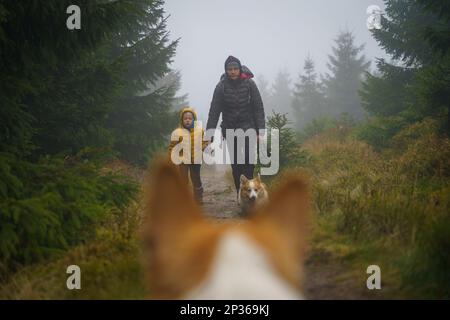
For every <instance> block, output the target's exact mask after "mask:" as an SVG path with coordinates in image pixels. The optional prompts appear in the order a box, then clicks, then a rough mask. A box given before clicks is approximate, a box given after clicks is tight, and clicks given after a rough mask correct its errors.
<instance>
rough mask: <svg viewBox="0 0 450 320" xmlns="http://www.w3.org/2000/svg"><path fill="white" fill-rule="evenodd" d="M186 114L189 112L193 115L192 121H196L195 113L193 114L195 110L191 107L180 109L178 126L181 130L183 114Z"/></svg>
mask: <svg viewBox="0 0 450 320" xmlns="http://www.w3.org/2000/svg"><path fill="white" fill-rule="evenodd" d="M186 112H190V113H192V114H193V115H194V121H197V112H195V110H194V109H193V108H191V107H186V108H183V109H181V111H180V119H179V122H180V123H179V125H180V127H181V128H182V127H183V114H185V113H186Z"/></svg>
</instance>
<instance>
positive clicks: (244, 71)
mask: <svg viewBox="0 0 450 320" xmlns="http://www.w3.org/2000/svg"><path fill="white" fill-rule="evenodd" d="M226 76H227V73H226V72H225V73H222V75H221V76H220V80H224V79H225V78H226ZM239 77H240V78H241V79H251V78H253V77H254V75H253V72H251V71H250V69H249V68H248V67H247V66H241V75H240V76H239Z"/></svg>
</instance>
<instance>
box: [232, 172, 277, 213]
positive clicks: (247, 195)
mask: <svg viewBox="0 0 450 320" xmlns="http://www.w3.org/2000/svg"><path fill="white" fill-rule="evenodd" d="M240 180H241V184H240V187H239V192H238V204H239V206H240V207H241V209H242V211H243V212H248V211H249V210H251V209H256V208H258V207H260V206H261V205H263V204H265V203H266V202H267V201H268V200H269V193H268V192H267V187H266V185H265V184H264V183H263V182H262V181H261V176H260V175H259V173H258V176H257V177H256V178H254V179H248V178H247V177H246V176H244V175H243V174H242V175H241V178H240Z"/></svg>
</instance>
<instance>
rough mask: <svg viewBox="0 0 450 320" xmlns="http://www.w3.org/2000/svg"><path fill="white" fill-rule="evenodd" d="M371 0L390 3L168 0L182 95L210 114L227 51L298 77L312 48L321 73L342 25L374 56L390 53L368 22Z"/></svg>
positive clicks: (260, 68) (258, 68)
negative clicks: (382, 46) (215, 88)
mask: <svg viewBox="0 0 450 320" xmlns="http://www.w3.org/2000/svg"><path fill="white" fill-rule="evenodd" d="M372 4H375V5H378V6H379V7H380V8H381V9H382V10H383V9H384V5H383V1H381V0H340V1H335V0H318V1H310V0H282V1H274V0H229V1H220V0H190V1H180V0H167V1H166V5H165V10H166V14H167V15H170V17H169V19H168V21H167V24H168V30H170V37H171V39H173V40H175V39H178V38H180V42H179V45H178V48H177V52H176V56H175V58H174V60H173V63H172V68H174V69H176V70H179V71H180V72H181V75H182V89H181V90H180V94H184V93H187V94H188V95H189V97H188V99H189V103H190V105H191V106H193V107H194V108H196V109H197V110H198V112H199V118H200V119H201V120H203V121H206V119H207V113H208V110H209V105H210V102H211V98H212V93H213V90H214V87H215V85H216V84H217V82H218V80H219V77H220V75H221V74H222V73H223V72H224V61H225V59H226V58H227V56H228V55H230V54H231V55H234V56H236V57H237V58H239V59H240V60H241V62H242V64H244V65H247V66H248V67H249V68H250V70H252V71H253V73H254V74H255V75H256V76H259V75H263V76H264V77H265V78H266V80H268V82H269V84H271V83H272V81H273V79H274V78H275V76H276V74H277V73H278V72H279V71H280V70H284V71H286V72H288V73H289V74H290V79H291V84H293V82H295V80H296V79H297V77H298V73H299V72H300V71H301V70H302V67H303V63H304V60H305V58H306V57H307V55H308V54H310V55H311V57H312V58H313V60H314V62H315V64H316V71H317V72H318V73H321V74H322V73H324V72H326V71H327V68H326V63H327V60H328V54H330V53H331V47H332V46H333V45H334V41H333V39H335V38H336V36H337V34H338V32H339V31H342V30H348V31H351V32H352V33H353V34H354V35H355V40H356V41H355V42H356V44H357V45H360V44H363V43H365V45H366V47H365V50H364V54H365V56H366V58H367V59H368V60H370V61H373V59H374V58H375V57H385V54H384V52H383V51H382V49H381V48H379V47H378V45H377V43H376V41H375V40H374V39H373V38H372V36H371V34H370V31H369V30H368V29H367V27H366V20H367V14H366V9H367V7H368V6H369V5H372ZM374 67H375V64H374V63H372V65H371V69H373V68H374ZM266 112H267V111H266Z"/></svg>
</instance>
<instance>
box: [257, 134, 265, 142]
mask: <svg viewBox="0 0 450 320" xmlns="http://www.w3.org/2000/svg"><path fill="white" fill-rule="evenodd" d="M258 142H260V143H262V142H264V135H263V134H261V133H260V134H258Z"/></svg>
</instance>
